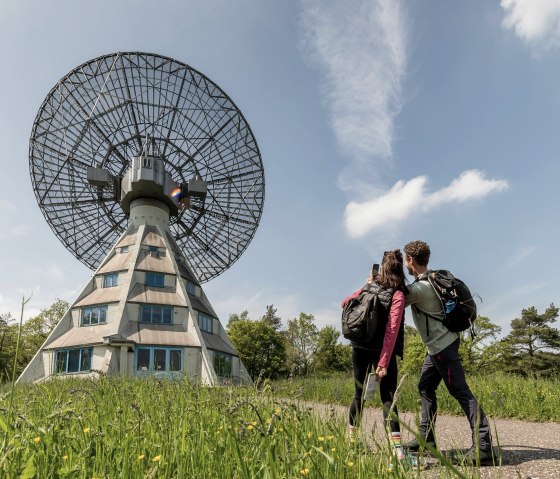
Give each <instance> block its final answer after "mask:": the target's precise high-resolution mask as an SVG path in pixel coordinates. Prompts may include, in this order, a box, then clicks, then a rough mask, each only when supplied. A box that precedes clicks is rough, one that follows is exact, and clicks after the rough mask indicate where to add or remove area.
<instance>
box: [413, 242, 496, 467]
mask: <svg viewBox="0 0 560 479" xmlns="http://www.w3.org/2000/svg"><path fill="white" fill-rule="evenodd" d="M404 252H405V258H404V260H405V261H404V264H405V266H406V268H407V270H408V273H409V274H411V275H413V276H414V278H415V281H414V282H413V283H412V284H410V285H409V286H408V295H407V296H405V303H406V306H411V309H412V318H413V320H414V324H415V326H416V329H417V330H418V333H419V334H420V337H421V338H422V341H423V342H424V344H425V345H426V346H427V348H428V354H426V357H425V359H424V363H423V364H422V373H421V376H420V381H419V383H418V390H419V391H420V398H421V402H422V419H421V422H420V434H419V436H420V439H421V440H420V441H418V439H414V440H412V441H411V442H409V443H408V444H406V445H405V446H406V447H407V448H408V449H409V450H411V451H417V450H418V449H419V447H420V446H421V445H423V444H424V443H426V444H428V445H430V446H432V447H433V448H435V447H436V438H435V434H434V432H435V421H436V415H437V398H436V389H437V387H438V385H439V383H440V382H441V381H442V379H443V381H444V383H445V386H446V387H447V389H448V391H449V393H450V394H451V395H452V396H453V397H454V398H455V399H456V400H457V401H458V402H459V404H460V405H461V408H462V409H463V411H464V412H465V415H466V416H467V419H468V420H469V423H470V425H471V431H472V447H471V448H470V449H469V451H468V452H467V453H466V455H465V457H464V458H463V459H464V461H465V462H469V463H473V464H476V463H478V462H479V461H480V462H485V461H489V460H492V441H491V438H490V426H489V424H488V418H487V417H486V415H485V414H484V412H483V411H482V408H481V407H480V406H479V404H478V401H477V400H476V398H475V397H474V395H473V393H472V392H471V390H470V389H469V386H468V384H467V381H466V379H465V371H464V369H463V365H462V364H461V358H460V356H459V343H460V336H459V333H453V332H451V331H449V329H447V328H446V327H445V326H444V325H443V324H442V322H441V321H438V320H437V319H435V318H442V319H443V317H444V311H443V306H442V304H441V302H440V300H439V298H438V296H437V294H436V292H435V290H434V288H433V286H432V285H431V284H430V283H429V281H428V261H429V260H430V247H429V246H428V245H427V244H426V243H425V242H423V241H412V242H410V243H408V244H407V245H406V246H405V247H404ZM434 317H435V318H434Z"/></svg>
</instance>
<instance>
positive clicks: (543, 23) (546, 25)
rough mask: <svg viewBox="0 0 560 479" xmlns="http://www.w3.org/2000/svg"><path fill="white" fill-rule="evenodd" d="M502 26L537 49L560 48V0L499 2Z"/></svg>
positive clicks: (504, 0) (506, 0)
mask: <svg viewBox="0 0 560 479" xmlns="http://www.w3.org/2000/svg"><path fill="white" fill-rule="evenodd" d="M501 6H502V8H503V9H504V12H505V17H504V20H503V23H502V25H503V26H504V27H505V28H510V29H513V30H515V33H516V34H517V36H518V37H519V38H521V39H522V40H524V41H525V42H527V43H529V44H531V45H534V46H539V47H544V48H551V47H554V46H560V0H501Z"/></svg>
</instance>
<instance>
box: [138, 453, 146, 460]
mask: <svg viewBox="0 0 560 479" xmlns="http://www.w3.org/2000/svg"><path fill="white" fill-rule="evenodd" d="M144 457H146V456H144V454H140V455H139V456H138V457H137V458H136V460H137V461H141V460H142V459H144Z"/></svg>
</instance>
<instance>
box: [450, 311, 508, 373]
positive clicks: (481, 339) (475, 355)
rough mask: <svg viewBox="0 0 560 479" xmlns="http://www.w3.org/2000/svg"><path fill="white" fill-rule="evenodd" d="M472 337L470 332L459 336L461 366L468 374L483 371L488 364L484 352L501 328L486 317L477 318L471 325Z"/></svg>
mask: <svg viewBox="0 0 560 479" xmlns="http://www.w3.org/2000/svg"><path fill="white" fill-rule="evenodd" d="M473 330H474V336H473V335H471V332H470V330H468V331H465V332H464V333H462V334H461V346H460V348H459V353H460V354H461V359H462V360H463V366H464V368H465V371H466V372H468V373H474V372H476V371H480V370H483V369H484V368H485V367H487V366H489V364H488V359H489V358H488V355H485V354H484V352H485V351H486V349H487V348H488V346H489V344H490V343H491V342H492V341H493V340H495V339H496V338H497V336H498V334H500V332H501V330H502V328H501V327H500V326H498V325H496V324H494V323H492V321H490V319H489V318H487V317H486V316H478V317H477V318H476V321H475V322H474V325H473Z"/></svg>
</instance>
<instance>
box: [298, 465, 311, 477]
mask: <svg viewBox="0 0 560 479" xmlns="http://www.w3.org/2000/svg"><path fill="white" fill-rule="evenodd" d="M299 473H300V474H301V475H302V476H309V469H307V467H306V468H305V469H302V470H301V471H299Z"/></svg>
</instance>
